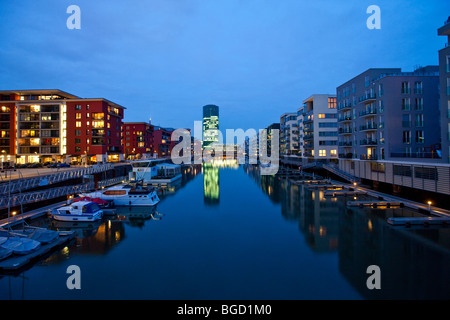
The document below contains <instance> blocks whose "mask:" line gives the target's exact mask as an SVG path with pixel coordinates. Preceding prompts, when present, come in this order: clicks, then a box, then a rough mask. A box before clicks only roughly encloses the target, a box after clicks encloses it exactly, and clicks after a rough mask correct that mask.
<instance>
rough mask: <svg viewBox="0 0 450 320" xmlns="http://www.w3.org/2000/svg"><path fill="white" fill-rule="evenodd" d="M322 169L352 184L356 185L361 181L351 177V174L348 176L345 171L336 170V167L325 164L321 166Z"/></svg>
mask: <svg viewBox="0 0 450 320" xmlns="http://www.w3.org/2000/svg"><path fill="white" fill-rule="evenodd" d="M322 168H324V169H326V170H328V171H330V172H331V173H334V174H335V175H337V176H339V177H341V178H343V179H345V180H347V181H350V182H352V183H354V182H356V183H359V182H361V179H359V178H358V177H355V176H353V175H351V174H349V173H347V172H345V171H342V170H340V169H338V168H336V167H333V166H330V165H329V164H325V163H324V164H322Z"/></svg>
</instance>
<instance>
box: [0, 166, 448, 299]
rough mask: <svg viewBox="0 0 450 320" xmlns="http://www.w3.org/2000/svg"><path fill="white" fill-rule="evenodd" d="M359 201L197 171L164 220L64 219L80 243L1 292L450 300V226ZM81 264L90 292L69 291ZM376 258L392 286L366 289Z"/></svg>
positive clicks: (131, 216) (173, 193) (242, 173)
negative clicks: (72, 272) (416, 222)
mask: <svg viewBox="0 0 450 320" xmlns="http://www.w3.org/2000/svg"><path fill="white" fill-rule="evenodd" d="M347 200H353V199H348V198H347V199H336V198H335V199H332V198H324V197H323V192H321V191H311V190H308V189H306V188H304V187H303V186H301V185H300V186H298V185H295V184H293V183H291V182H289V181H287V180H284V179H281V178H277V177H260V175H259V173H258V171H257V168H256V167H252V166H250V167H247V166H241V167H237V168H212V167H204V168H203V169H202V168H201V167H197V169H196V170H192V169H191V170H190V172H186V174H185V175H184V177H183V181H182V182H179V183H178V184H176V185H174V186H171V187H170V188H168V189H166V190H165V191H164V195H163V196H162V201H161V203H160V204H159V205H158V212H159V213H160V214H161V215H163V216H162V219H161V220H155V219H153V218H152V217H151V216H149V212H145V211H142V210H137V209H133V210H131V211H130V210H129V209H127V208H124V209H121V210H120V212H119V214H118V216H117V217H111V218H108V219H106V220H104V221H102V222H101V223H99V224H97V225H93V226H86V225H84V227H81V226H70V225H60V224H59V225H57V224H54V223H53V224H52V228H60V229H63V228H72V229H73V230H76V231H77V238H76V241H74V243H73V244H71V245H69V246H68V247H66V248H64V249H63V250H61V251H59V252H57V253H55V254H53V255H51V256H50V257H49V258H47V259H46V260H44V261H42V262H40V263H38V264H36V265H34V266H33V267H32V268H30V269H29V270H27V271H24V272H23V273H21V274H18V275H5V276H0V289H1V290H0V298H1V299H288V300H291V299H372V298H382V299H393V298H402V299H424V298H446V299H448V298H450V289H449V288H450V271H449V270H450V229H444V228H440V229H438V228H429V229H409V230H407V229H402V228H392V227H390V226H389V225H388V224H387V223H386V222H385V218H386V217H387V216H392V215H395V216H402V215H403V216H409V215H413V214H414V213H411V212H408V211H407V210H406V209H391V210H388V211H382V210H373V209H356V208H355V209H349V208H347V207H346V205H345V203H346V201H347ZM155 216H156V215H155ZM49 223H50V222H49V221H48V220H47V219H41V220H39V221H36V222H35V224H37V225H44V226H45V225H48V224H49ZM69 265H78V266H79V267H80V269H81V290H68V289H67V287H66V280H67V277H68V276H69V275H68V274H67V273H66V269H67V267H68V266H69ZM370 265H378V266H379V267H380V269H381V290H374V291H371V290H369V289H367V287H366V280H367V278H368V276H369V275H368V274H367V273H366V270H367V267H368V266H370Z"/></svg>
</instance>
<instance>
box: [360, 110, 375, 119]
mask: <svg viewBox="0 0 450 320" xmlns="http://www.w3.org/2000/svg"><path fill="white" fill-rule="evenodd" d="M376 114H377V110H376V109H368V110H363V111H360V112H359V116H360V117H371V116H375V115H376Z"/></svg>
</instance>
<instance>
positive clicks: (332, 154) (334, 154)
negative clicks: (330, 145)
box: [330, 149, 337, 157]
mask: <svg viewBox="0 0 450 320" xmlns="http://www.w3.org/2000/svg"><path fill="white" fill-rule="evenodd" d="M330 154H331V156H332V157H335V156H337V150H334V149H333V150H330Z"/></svg>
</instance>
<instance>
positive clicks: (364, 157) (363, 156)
mask: <svg viewBox="0 0 450 320" xmlns="http://www.w3.org/2000/svg"><path fill="white" fill-rule="evenodd" d="M359 159H360V160H378V156H376V155H367V154H361V155H360V156H359Z"/></svg>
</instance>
